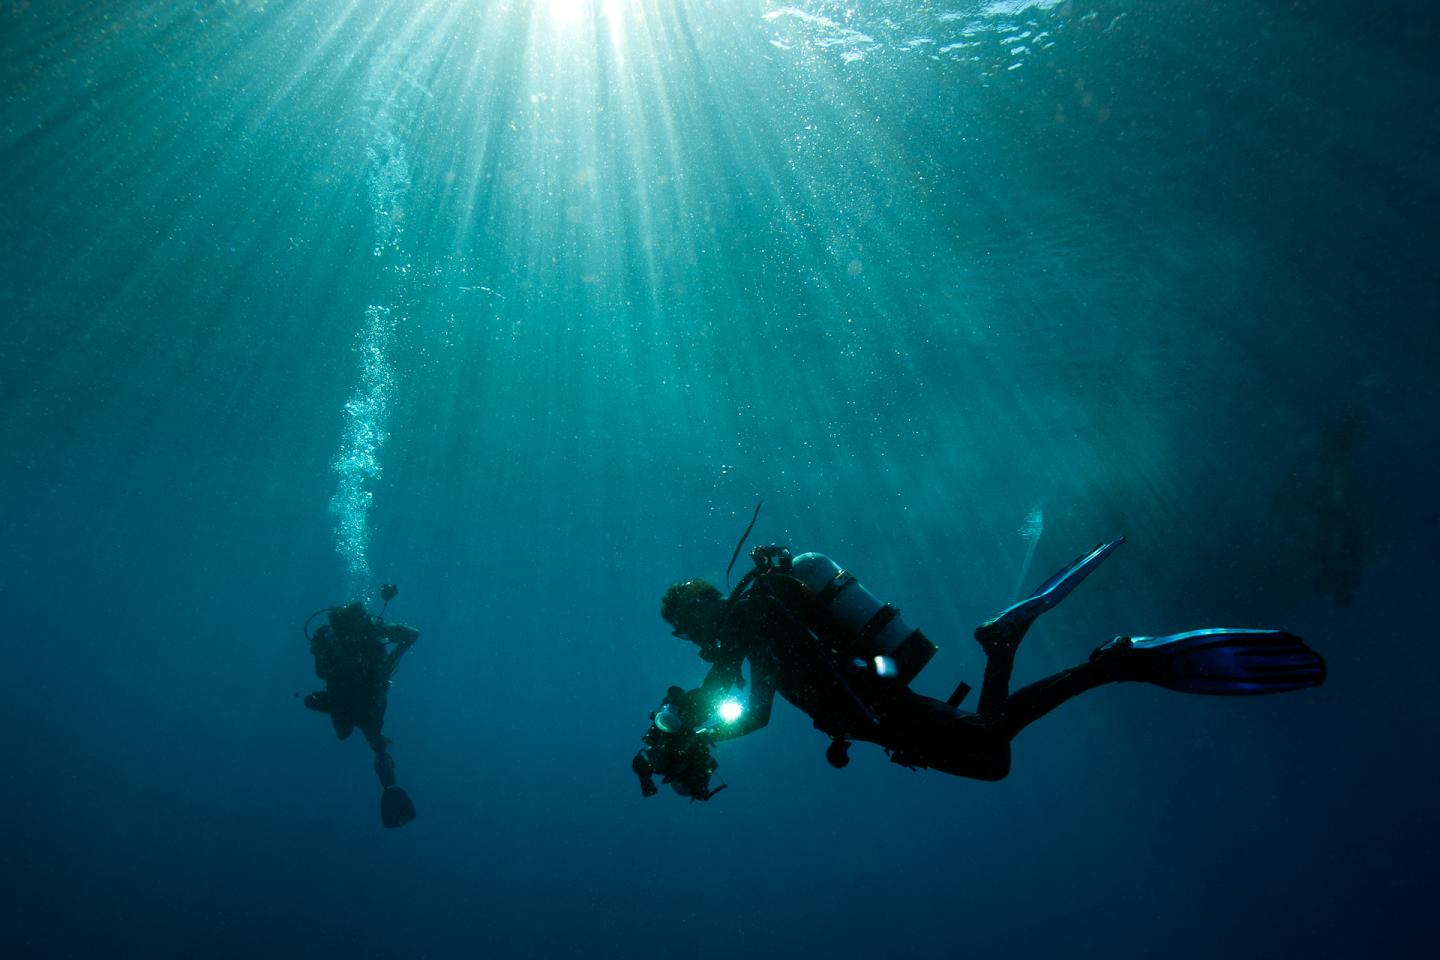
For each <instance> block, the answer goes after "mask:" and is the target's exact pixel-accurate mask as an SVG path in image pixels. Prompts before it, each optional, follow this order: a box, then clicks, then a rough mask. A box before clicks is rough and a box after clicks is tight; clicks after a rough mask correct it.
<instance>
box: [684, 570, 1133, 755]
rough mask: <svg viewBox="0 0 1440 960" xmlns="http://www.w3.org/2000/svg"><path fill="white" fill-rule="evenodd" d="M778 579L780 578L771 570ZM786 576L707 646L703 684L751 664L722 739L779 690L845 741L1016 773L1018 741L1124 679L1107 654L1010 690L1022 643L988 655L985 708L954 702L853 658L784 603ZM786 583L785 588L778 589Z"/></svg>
mask: <svg viewBox="0 0 1440 960" xmlns="http://www.w3.org/2000/svg"><path fill="white" fill-rule="evenodd" d="M767 579H770V578H767ZM787 582H788V583H793V582H794V581H788V580H787V579H784V578H778V577H777V578H773V580H772V582H771V583H770V584H769V585H767V589H766V590H759V589H755V590H751V591H750V592H749V593H748V594H746V595H745V596H744V597H742V598H741V599H740V600H739V601H738V602H737V603H736V604H735V606H734V608H733V609H732V610H731V612H730V615H729V617H728V618H727V619H726V620H725V622H724V624H723V626H722V628H721V631H720V635H719V637H718V638H716V639H715V640H712V641H709V642H707V643H705V644H704V645H703V646H702V647H701V657H702V658H704V659H705V660H707V661H709V662H710V663H712V664H713V665H714V666H712V668H711V670H710V672H709V674H708V675H707V676H706V678H705V682H704V684H703V685H702V689H705V690H716V689H719V688H723V687H726V686H731V685H734V684H735V678H736V677H738V676H739V675H740V668H741V664H742V662H743V661H749V663H750V686H751V689H750V693H749V697H748V700H749V703H748V704H747V708H746V710H745V713H744V714H743V715H742V716H741V718H740V719H739V720H738V721H737V722H736V723H734V724H733V725H730V726H729V727H727V728H724V729H722V730H716V731H715V733H714V735H713V737H712V739H715V740H722V739H729V738H731V737H737V736H742V735H744V734H746V733H750V732H751V731H753V730H756V729H759V728H760V727H763V726H765V724H766V723H768V722H769V718H770V707H771V703H772V701H773V700H774V695H775V693H776V692H777V691H778V692H779V693H780V695H781V696H783V697H784V698H785V699H786V700H789V701H790V702H791V703H793V704H794V705H795V706H796V707H798V708H800V709H801V710H803V711H804V712H805V713H806V714H808V715H809V716H810V718H811V719H812V720H813V721H814V723H815V726H816V728H817V729H819V730H821V731H823V732H825V733H827V734H829V735H830V736H831V737H833V738H835V739H836V740H863V741H867V742H870V743H876V744H879V745H880V746H882V747H884V748H885V749H886V751H887V752H889V754H890V756H891V759H893V760H894V761H895V762H896V763H901V764H905V765H907V766H913V767H930V768H934V769H936V770H941V771H943V772H945V773H950V774H955V775H957V776H962V777H971V778H974V779H977V780H1000V779H1003V778H1004V777H1005V776H1006V775H1007V774H1008V773H1009V772H1010V741H1011V740H1012V739H1013V738H1014V737H1015V735H1016V734H1018V733H1019V732H1020V731H1021V730H1023V729H1024V728H1025V727H1026V726H1028V725H1029V724H1030V723H1032V722H1034V721H1035V720H1037V719H1039V718H1040V717H1042V716H1044V715H1045V714H1047V713H1049V712H1050V711H1051V710H1053V709H1055V708H1056V707H1057V706H1059V705H1060V704H1062V703H1064V702H1065V701H1066V700H1068V699H1070V698H1071V697H1073V696H1075V695H1076V694H1079V693H1083V692H1084V691H1086V690H1089V689H1092V688H1094V687H1097V686H1099V685H1101V684H1103V683H1109V682H1111V681H1113V680H1116V679H1119V678H1118V677H1116V676H1115V674H1114V671H1113V670H1112V669H1111V668H1110V667H1109V666H1108V665H1107V664H1106V663H1105V662H1103V661H1102V662H1087V663H1082V664H1080V665H1079V666H1076V667H1073V668H1071V669H1069V670H1062V671H1061V672H1059V673H1057V674H1054V675H1052V676H1050V677H1047V678H1045V679H1044V680H1040V681H1038V682H1036V683H1032V684H1030V685H1029V686H1027V687H1024V688H1022V689H1020V690H1017V691H1015V692H1014V693H1013V694H1012V693H1010V672H1011V669H1012V667H1013V665H1014V660H1015V645H1014V644H1009V645H1003V644H1000V645H995V646H994V647H992V649H991V651H990V652H989V653H988V655H987V661H986V666H985V679H984V681H983V684H982V687H981V691H980V702H979V711H978V712H974V713H972V712H970V711H968V710H961V709H959V708H956V707H952V706H950V705H949V704H947V703H945V702H944V701H943V700H936V699H934V698H933V697H927V696H923V695H921V694H918V693H916V692H915V691H913V690H911V689H910V688H909V687H908V686H907V685H905V684H903V683H901V682H899V681H897V680H895V679H893V678H882V677H878V676H876V675H875V674H874V673H873V672H870V671H869V670H866V669H861V668H857V667H855V666H853V665H852V662H851V661H852V659H853V658H852V657H850V656H849V655H847V654H846V653H844V652H843V651H841V650H838V649H835V648H834V647H832V646H830V645H829V644H828V643H827V642H826V640H824V639H823V638H820V637H817V636H816V635H815V634H814V633H813V632H811V630H809V629H808V628H807V627H806V626H805V625H804V623H803V622H801V621H800V620H799V618H798V617H797V616H795V615H793V614H792V613H791V612H790V611H791V609H794V606H793V604H787V603H784V602H782V601H781V600H780V599H779V598H778V596H777V594H779V593H783V592H784V590H785V587H784V584H786V583H787ZM777 586H778V588H779V589H776V588H777Z"/></svg>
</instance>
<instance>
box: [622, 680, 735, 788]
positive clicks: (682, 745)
mask: <svg viewBox="0 0 1440 960" xmlns="http://www.w3.org/2000/svg"><path fill="white" fill-rule="evenodd" d="M703 695H704V691H703V690H700V689H696V690H690V691H685V690H682V689H680V688H679V687H671V688H670V689H669V690H668V691H667V692H666V694H665V699H664V701H662V702H661V704H660V708H659V709H658V710H656V711H655V712H654V713H652V714H650V729H648V730H646V731H645V736H644V737H642V738H641V739H642V740H643V741H644V743H645V746H644V747H643V748H642V749H641V750H640V752H639V753H637V754H635V757H634V759H632V760H631V761H630V769H632V770H634V771H635V775H636V776H637V777H639V778H640V794H641V795H642V796H646V797H653V796H655V794H656V793H658V792H659V789H660V788H659V787H657V786H655V776H656V775H657V774H658V775H659V776H660V778H661V782H662V783H668V784H670V786H671V788H672V789H673V790H674V791H675V792H676V793H678V794H680V795H681V796H682V797H689V798H690V799H691V801H692V802H693V801H695V800H709V799H710V798H711V797H713V796H715V794H717V793H719V792H720V791H721V790H724V789H725V785H724V784H721V785H720V786H718V787H716V788H714V789H711V787H710V777H711V775H712V774H714V772H715V769H716V767H718V766H719V765H720V764H719V763H718V762H717V761H716V759H715V758H714V757H713V756H712V755H711V753H710V742H709V741H708V740H706V739H704V738H703V737H701V736H699V735H697V733H696V731H697V730H698V729H700V725H701V723H702V722H703V720H704V716H703V710H704V703H705V698H704V696H703Z"/></svg>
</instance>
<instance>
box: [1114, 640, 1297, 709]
mask: <svg viewBox="0 0 1440 960" xmlns="http://www.w3.org/2000/svg"><path fill="white" fill-rule="evenodd" d="M1107 654H1114V655H1117V656H1119V657H1121V658H1123V659H1122V660H1120V661H1119V663H1121V664H1122V667H1121V671H1122V674H1123V677H1122V679H1126V680H1143V681H1145V682H1147V683H1153V684H1156V685H1158V686H1161V687H1166V688H1168V689H1171V690H1179V691H1181V692H1183V693H1203V694H1209V695H1212V696H1251V695H1254V694H1261V693H1286V692H1288V691H1290V690H1303V689H1305V688H1306V687H1318V686H1320V684H1322V683H1324V682H1325V660H1324V658H1323V657H1321V656H1320V654H1318V653H1316V652H1315V651H1314V650H1311V649H1310V648H1309V647H1307V646H1306V645H1305V641H1303V640H1301V639H1300V638H1299V637H1297V636H1295V635H1294V634H1293V633H1288V632H1286V631H1284V630H1235V629H1224V628H1216V629H1209V630H1191V631H1189V632H1188V633H1172V634H1170V635H1169V636H1167V637H1131V638H1128V639H1127V638H1125V637H1119V638H1117V639H1115V640H1112V641H1110V642H1109V643H1107V644H1106V645H1105V646H1103V647H1101V648H1100V649H1099V650H1097V651H1096V655H1097V656H1101V657H1103V656H1105V655H1107Z"/></svg>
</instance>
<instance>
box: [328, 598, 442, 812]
mask: <svg viewBox="0 0 1440 960" xmlns="http://www.w3.org/2000/svg"><path fill="white" fill-rule="evenodd" d="M396 592H397V590H396V587H395V586H394V584H386V585H385V586H384V587H382V588H381V590H380V596H381V597H382V598H384V600H385V603H386V606H387V607H388V606H389V603H390V600H391V599H393V598H394V596H395V594H396ZM383 612H384V608H382V610H381V613H382V614H383ZM322 613H324V614H325V615H326V622H325V623H322V624H320V626H319V627H317V628H316V629H315V632H314V633H311V632H310V629H309V628H310V621H312V620H314V619H315V617H318V616H319V615H320V614H322ZM305 637H306V639H308V640H309V641H310V653H311V654H312V655H314V657H315V675H316V676H318V677H319V678H320V679H321V680H324V681H325V689H324V690H319V691H316V692H315V693H311V694H309V695H307V696H306V697H305V706H307V707H309V708H310V709H311V710H315V711H317V712H319V713H324V714H328V715H329V717H330V722H331V724H333V725H334V727H335V735H336V736H337V737H339V738H340V739H341V740H344V739H346V738H347V737H349V736H350V734H351V733H352V732H354V730H355V729H356V728H357V727H358V728H359V729H360V732H361V733H362V734H364V735H365V741H366V742H367V743H369V744H370V749H371V750H373V751H375V773H376V775H377V776H378V777H379V778H380V786H381V788H382V792H381V794H380V822H381V823H382V824H384V825H385V826H387V827H403V826H404V825H405V824H407V823H409V822H410V821H411V820H414V819H415V804H414V803H412V802H411V800H410V795H409V794H407V793H406V792H405V791H404V790H402V789H401V788H400V787H398V786H396V784H395V761H394V759H393V758H392V757H391V756H390V753H389V751H388V750H387V749H386V748H387V747H388V746H389V744H390V739H389V738H388V737H386V736H385V735H384V734H383V733H381V732H380V731H381V727H383V726H384V724H385V706H386V698H387V694H388V691H389V689H390V679H391V677H393V676H394V675H395V670H396V668H397V667H398V666H399V664H400V658H401V657H403V656H404V655H405V653H406V651H408V650H409V649H410V648H411V647H412V646H414V645H415V641H416V640H417V639H419V637H420V633H419V631H417V630H415V629H413V628H411V627H407V626H405V625H404V624H401V623H386V622H385V621H384V620H383V619H382V618H381V617H378V616H372V615H371V614H370V613H368V612H366V610H365V605H364V604H362V603H360V602H359V601H356V602H354V603H351V604H348V605H346V606H343V607H329V608H327V609H325V610H317V611H316V612H315V613H314V614H312V615H311V617H310V620H307V621H306V622H305Z"/></svg>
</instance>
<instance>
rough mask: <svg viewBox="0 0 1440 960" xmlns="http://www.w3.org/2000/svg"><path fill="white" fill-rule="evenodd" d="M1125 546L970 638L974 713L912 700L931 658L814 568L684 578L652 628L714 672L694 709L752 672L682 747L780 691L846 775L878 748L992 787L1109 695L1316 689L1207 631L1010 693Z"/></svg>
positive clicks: (1262, 641)
mask: <svg viewBox="0 0 1440 960" xmlns="http://www.w3.org/2000/svg"><path fill="white" fill-rule="evenodd" d="M757 513H758V508H757ZM751 525H752V526H753V525H754V521H753V520H752V521H751ZM748 534H749V530H747V531H746V535H747V536H748ZM743 543H744V538H743V537H742V538H741V544H743ZM1122 543H1124V538H1123V537H1121V538H1119V539H1116V540H1112V541H1110V542H1108V543H1102V544H1100V545H1099V546H1097V547H1096V548H1095V549H1094V550H1091V551H1090V552H1089V553H1087V554H1085V555H1084V556H1082V557H1080V558H1078V559H1077V560H1075V561H1074V562H1073V563H1071V564H1070V565H1069V566H1067V567H1065V568H1064V569H1062V570H1061V571H1060V572H1059V573H1057V574H1055V575H1054V576H1053V577H1051V578H1050V579H1049V580H1046V581H1045V582H1044V583H1043V584H1041V585H1040V587H1039V588H1038V589H1037V590H1036V591H1035V592H1034V593H1032V594H1031V595H1030V596H1028V597H1026V598H1025V599H1023V600H1021V601H1019V602H1018V603H1015V604H1013V605H1012V606H1009V607H1007V608H1006V609H1004V610H1002V611H1001V612H1000V613H999V614H997V615H996V616H995V617H993V618H991V619H990V620H987V621H985V622H984V623H982V624H981V625H980V626H979V627H978V628H976V630H975V639H976V641H978V642H979V644H980V647H981V649H982V650H983V651H984V652H985V656H986V663H985V674H984V680H983V682H982V685H981V688H980V700H979V704H978V706H977V709H976V710H975V712H973V713H972V712H970V711H967V710H962V709H960V703H961V702H962V701H963V700H964V699H965V696H966V695H967V694H968V692H969V691H970V686H969V685H968V684H966V683H961V684H960V685H959V686H958V687H956V689H955V692H954V693H953V694H952V695H951V696H950V697H949V699H948V700H944V701H941V700H936V699H933V698H931V697H927V696H923V695H921V694H918V693H916V692H915V691H913V690H911V689H910V682H911V681H912V680H913V679H914V678H915V676H916V675H917V674H918V673H919V672H920V670H921V669H922V668H923V667H924V666H925V665H926V664H927V663H928V662H929V660H930V658H931V657H932V656H933V655H934V653H935V651H936V649H937V648H936V646H935V644H933V643H932V642H931V641H930V640H929V639H928V638H927V637H926V636H925V635H924V634H923V633H921V632H920V631H919V630H915V629H913V628H911V627H910V626H909V625H908V624H906V623H905V621H904V620H903V619H902V618H901V617H900V614H899V611H897V610H896V609H895V608H894V607H893V606H891V605H889V604H882V603H881V602H880V601H878V600H877V599H876V598H875V597H874V596H873V595H872V594H871V593H870V592H869V591H868V590H866V589H865V587H863V586H862V585H861V584H860V583H859V581H857V580H856V579H855V577H854V576H853V575H851V574H850V573H848V572H847V571H845V570H843V569H841V568H840V567H839V566H838V565H836V564H835V563H834V562H833V561H832V560H830V559H829V558H828V557H826V556H824V555H822V554H818V553H805V554H801V555H800V556H792V555H791V553H790V551H789V549H788V548H786V547H784V546H779V545H772V546H762V547H756V548H755V549H754V550H753V551H751V554H750V556H751V559H752V560H753V561H754V563H755V568H754V569H753V570H751V571H750V572H749V573H747V574H746V575H745V577H744V578H743V579H742V580H741V581H740V582H739V583H738V584H737V585H736V587H735V589H734V590H733V591H732V592H731V594H730V595H729V597H728V598H725V597H722V596H721V594H720V592H719V591H718V590H717V589H716V588H715V587H714V586H712V585H711V584H709V583H707V582H706V581H704V580H689V581H686V582H683V583H676V584H674V585H672V586H671V587H670V588H669V589H668V590H667V591H666V592H665V595H664V597H663V598H662V600H661V606H660V615H661V617H663V618H664V619H665V621H666V622H668V623H669V624H670V626H671V627H673V628H674V629H673V634H674V636H676V637H679V638H681V639H684V640H688V641H690V642H692V643H694V644H696V645H697V646H698V647H699V648H700V656H701V658H702V659H703V660H705V661H706V662H708V663H710V664H711V665H712V666H711V668H710V671H709V673H708V674H707V676H706V677H705V680H704V682H703V683H702V684H701V686H700V688H699V691H698V694H699V698H698V699H700V700H701V701H704V702H709V703H713V702H715V700H716V699H717V698H719V697H723V696H724V695H725V694H726V691H727V690H729V689H730V688H739V687H741V686H742V685H743V684H744V677H743V675H742V672H741V666H742V663H743V662H744V661H749V664H750V692H749V694H748V703H747V704H746V705H745V708H744V710H743V712H739V714H738V716H735V712H734V711H732V712H731V715H730V717H729V718H728V719H727V718H724V717H717V719H714V720H710V721H704V722H701V723H699V724H697V725H695V726H693V727H691V728H688V730H689V733H688V735H689V736H691V737H693V738H694V739H696V740H698V741H700V742H701V743H704V744H706V745H707V746H708V745H709V744H711V743H714V742H716V741H719V740H726V739H730V738H733V737H738V736H743V735H745V734H747V733H750V732H752V731H754V730H757V729H759V728H761V727H763V726H765V724H766V723H768V722H769V718H770V708H771V704H772V702H773V700H774V696H775V693H776V692H777V691H778V692H779V693H780V695H781V696H783V697H784V698H785V699H786V700H789V701H790V702H791V703H793V704H794V705H795V706H796V707H798V708H800V710H802V711H804V712H805V713H806V714H808V715H809V716H810V718H811V719H812V720H813V721H814V724H815V727H816V728H817V729H819V730H820V731H822V732H823V733H825V734H828V735H829V737H830V745H829V748H828V749H827V750H826V759H827V760H829V762H830V764H831V765H832V766H834V767H836V768H839V767H844V766H845V765H846V764H847V763H849V753H848V751H849V748H850V744H851V742H852V741H855V740H861V741H865V742H869V743H875V744H878V745H880V746H881V747H883V748H884V749H885V751H886V753H887V754H888V755H889V757H890V759H891V760H892V761H893V762H895V763H898V764H901V765H902V766H907V767H910V768H912V769H914V768H933V769H935V770H939V771H942V772H944V773H950V774H954V775H956V776H961V777H971V778H974V779H977V780H990V781H995V780H1001V779H1003V778H1004V777H1005V776H1006V775H1007V774H1008V773H1009V772H1010V742H1011V741H1012V740H1013V739H1014V738H1015V736H1016V735H1017V734H1019V733H1020V731H1022V730H1024V729H1025V728H1026V727H1027V726H1029V725H1030V724H1031V723H1033V722H1034V721H1036V720H1038V719H1039V718H1041V717H1043V716H1044V715H1045V714H1047V713H1049V712H1050V711H1051V710H1054V709H1055V708H1056V707H1058V706H1060V704H1062V703H1064V702H1065V701H1067V700H1069V699H1070V698H1071V697H1074V696H1076V695H1077V694H1081V693H1084V692H1085V691H1086V690H1091V689H1094V688H1095V687H1098V686H1102V685H1104V684H1107V683H1118V682H1122V681H1132V682H1143V683H1152V684H1155V685H1157V686H1162V687H1166V688H1168V689H1171V690H1178V691H1182V692H1185V693H1197V694H1211V695H1250V694H1264V693H1283V692H1286V691H1290V690H1299V689H1302V688H1305V687H1315V686H1319V685H1320V684H1321V683H1323V682H1324V681H1325V661H1324V660H1323V659H1322V658H1321V657H1320V656H1319V654H1317V653H1315V652H1314V651H1313V650H1311V649H1310V648H1309V647H1307V646H1306V645H1305V643H1304V642H1303V641H1302V640H1301V639H1300V638H1299V637H1296V636H1294V635H1292V634H1290V633H1287V632H1285V631H1283V630H1251V629H1244V630H1241V629H1209V630H1193V631H1190V632H1187V633H1177V634H1171V635H1169V636H1164V637H1116V638H1115V639H1113V640H1111V641H1109V642H1108V643H1105V644H1103V645H1101V646H1100V647H1098V648H1097V649H1096V650H1095V651H1094V652H1093V653H1091V654H1090V656H1089V658H1088V659H1087V660H1086V661H1085V662H1083V663H1080V664H1078V665H1077V666H1074V667H1071V668H1070V669H1068V670H1062V671H1060V672H1059V673H1056V674H1054V675H1053V676H1050V677H1046V678H1045V679H1043V680H1040V681H1038V682H1036V683H1032V684H1030V685H1029V686H1027V687H1023V688H1021V689H1020V690H1017V691H1015V692H1013V693H1012V692H1010V672H1011V668H1012V666H1013V665H1014V661H1015V653H1016V651H1017V650H1018V649H1019V645H1020V641H1021V640H1022V639H1023V638H1024V637H1025V634H1026V632H1027V631H1028V630H1029V629H1030V627H1031V625H1032V624H1034V622H1035V620H1036V618H1037V617H1039V616H1040V615H1041V614H1042V613H1044V612H1045V611H1047V610H1049V609H1051V608H1052V607H1054V606H1055V605H1056V604H1058V603H1059V602H1060V601H1061V600H1063V599H1064V598H1065V597H1066V596H1067V595H1069V593H1070V592H1071V591H1072V590H1074V589H1075V587H1076V586H1078V585H1079V584H1080V582H1081V581H1082V580H1084V579H1085V578H1086V577H1087V576H1089V575H1090V573H1091V572H1093V571H1094V569H1095V568H1096V567H1097V566H1098V565H1099V564H1100V563H1101V562H1102V561H1103V560H1104V559H1105V558H1106V557H1108V556H1109V555H1110V554H1111V553H1112V552H1113V551H1114V550H1115V549H1116V548H1117V547H1119V546H1120V544H1122ZM739 551H740V545H737V546H736V551H735V552H736V555H738V554H739ZM731 564H732V566H733V564H734V557H733V556H732V558H731ZM727 574H728V570H727ZM696 712H698V711H696V710H694V709H693V708H692V710H691V711H690V713H691V715H692V716H693V715H694V714H695V713H696Z"/></svg>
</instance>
